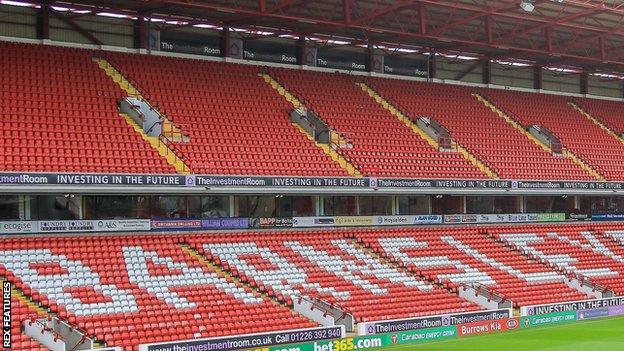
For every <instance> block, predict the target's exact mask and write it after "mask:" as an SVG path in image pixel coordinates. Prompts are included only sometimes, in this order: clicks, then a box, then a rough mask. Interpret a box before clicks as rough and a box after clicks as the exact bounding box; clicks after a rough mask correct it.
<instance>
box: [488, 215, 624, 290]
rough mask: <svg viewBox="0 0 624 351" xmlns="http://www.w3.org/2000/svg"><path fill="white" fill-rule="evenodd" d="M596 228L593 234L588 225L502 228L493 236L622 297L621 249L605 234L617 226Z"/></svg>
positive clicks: (623, 265) (623, 262)
mask: <svg viewBox="0 0 624 351" xmlns="http://www.w3.org/2000/svg"><path fill="white" fill-rule="evenodd" d="M619 227H620V228H621V225H620V226H619ZM598 228H599V229H596V230H595V231H594V230H592V229H595V228H591V229H590V228H588V227H587V226H534V227H527V228H506V227H501V228H499V229H497V230H494V231H493V233H494V234H495V235H496V236H497V237H498V238H500V239H501V240H503V241H505V242H507V243H509V244H512V245H514V247H516V249H517V250H519V251H522V252H526V253H527V254H531V255H533V256H535V257H538V258H540V259H542V260H544V261H546V262H548V263H550V264H552V265H554V266H556V267H559V268H560V269H562V270H564V271H568V272H570V273H574V274H578V275H581V276H584V277H586V278H589V279H590V280H591V281H592V282H594V283H597V284H599V285H602V286H604V287H606V288H609V289H612V290H613V291H614V292H615V293H616V294H617V295H621V294H622V293H624V279H623V275H624V247H622V246H621V245H618V244H617V243H616V242H615V241H612V240H610V239H609V238H606V237H605V235H604V234H605V233H610V232H611V231H616V230H617V226H615V225H602V226H599V227H598ZM616 233H617V232H616ZM616 237H617V235H616Z"/></svg>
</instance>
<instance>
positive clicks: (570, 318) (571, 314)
mask: <svg viewBox="0 0 624 351" xmlns="http://www.w3.org/2000/svg"><path fill="white" fill-rule="evenodd" d="M576 317H577V316H576V311H563V312H554V313H546V314H540V315H534V316H528V317H521V318H520V325H521V326H522V328H529V327H539V326H543V325H553V324H561V323H568V322H574V321H576Z"/></svg>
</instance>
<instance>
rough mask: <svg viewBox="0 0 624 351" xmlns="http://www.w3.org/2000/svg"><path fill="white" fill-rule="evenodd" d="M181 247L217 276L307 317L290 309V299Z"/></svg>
mask: <svg viewBox="0 0 624 351" xmlns="http://www.w3.org/2000/svg"><path fill="white" fill-rule="evenodd" d="M181 248H182V250H183V251H186V252H188V254H189V255H191V256H192V257H193V258H195V259H196V260H197V261H199V262H200V263H201V264H203V265H204V266H206V267H209V268H210V269H211V270H213V271H214V272H215V273H216V274H218V275H219V276H221V277H223V278H225V279H226V280H231V281H234V282H235V283H236V284H237V285H239V286H244V287H246V288H249V289H251V290H253V291H254V292H256V293H258V294H260V295H261V296H262V297H264V298H267V299H269V300H271V301H274V302H275V303H278V304H280V305H281V306H283V307H286V308H289V309H291V310H292V311H293V312H294V313H296V314H297V315H299V316H300V317H301V318H308V317H306V316H304V315H302V314H300V313H298V312H297V311H295V310H294V309H292V301H287V300H285V299H284V298H283V297H282V296H279V297H276V296H271V295H269V294H268V293H267V292H266V291H264V290H261V289H259V288H258V287H257V286H255V285H251V284H249V282H248V281H246V280H242V279H241V278H240V277H238V276H236V275H234V274H232V273H231V272H230V271H229V270H227V269H224V267H221V266H220V265H218V264H216V263H214V262H212V261H211V260H209V259H208V258H206V257H205V256H204V255H202V254H201V253H199V252H197V251H196V250H195V249H193V248H192V247H190V246H189V245H188V244H182V245H181Z"/></svg>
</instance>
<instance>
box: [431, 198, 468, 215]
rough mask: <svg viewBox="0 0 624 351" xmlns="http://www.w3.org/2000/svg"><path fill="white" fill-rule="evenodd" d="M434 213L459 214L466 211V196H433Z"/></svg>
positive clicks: (432, 206)
mask: <svg viewBox="0 0 624 351" xmlns="http://www.w3.org/2000/svg"><path fill="white" fill-rule="evenodd" d="M431 209H432V213H435V214H459V213H464V197H463V196H448V195H436V196H433V197H432V198H431Z"/></svg>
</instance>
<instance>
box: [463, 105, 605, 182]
mask: <svg viewBox="0 0 624 351" xmlns="http://www.w3.org/2000/svg"><path fill="white" fill-rule="evenodd" d="M472 95H473V96H474V97H475V98H476V99H477V100H479V101H480V102H482V103H483V104H484V105H485V106H487V107H489V108H490V109H491V110H492V111H493V112H495V113H496V114H498V115H499V116H500V117H501V118H502V119H504V120H505V122H507V123H508V124H509V125H511V126H512V127H514V128H515V129H517V130H518V131H519V132H520V133H522V135H524V136H526V137H527V138H528V139H529V140H531V141H533V142H534V143H535V144H537V145H538V146H540V147H541V148H542V149H544V150H545V151H547V152H549V153H552V150H551V149H550V147H549V146H548V145H546V144H544V143H542V142H541V141H539V140H538V139H537V138H536V137H534V136H533V135H532V134H531V133H529V132H528V131H527V130H526V129H525V128H524V127H523V126H522V125H521V124H520V123H519V122H518V121H516V120H515V119H514V118H512V117H511V116H509V115H508V114H507V113H505V111H503V110H501V109H500V108H499V107H498V106H496V105H495V104H494V103H493V102H491V101H489V100H488V99H486V98H485V97H484V96H482V95H480V94H478V93H474V94H472ZM563 156H564V157H566V158H568V159H570V160H571V161H572V162H574V163H576V164H577V165H578V166H579V167H581V168H582V169H583V170H584V171H585V172H587V173H589V174H590V175H591V176H592V177H594V178H596V179H597V180H599V181H603V182H604V181H605V180H606V179H605V177H604V176H603V175H602V174H600V173H598V171H596V170H595V169H594V168H592V167H591V166H590V165H589V164H587V163H586V162H585V161H583V160H582V159H580V158H579V157H578V156H576V155H575V154H574V153H572V152H571V151H570V150H568V149H567V148H565V146H564V148H563Z"/></svg>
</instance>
